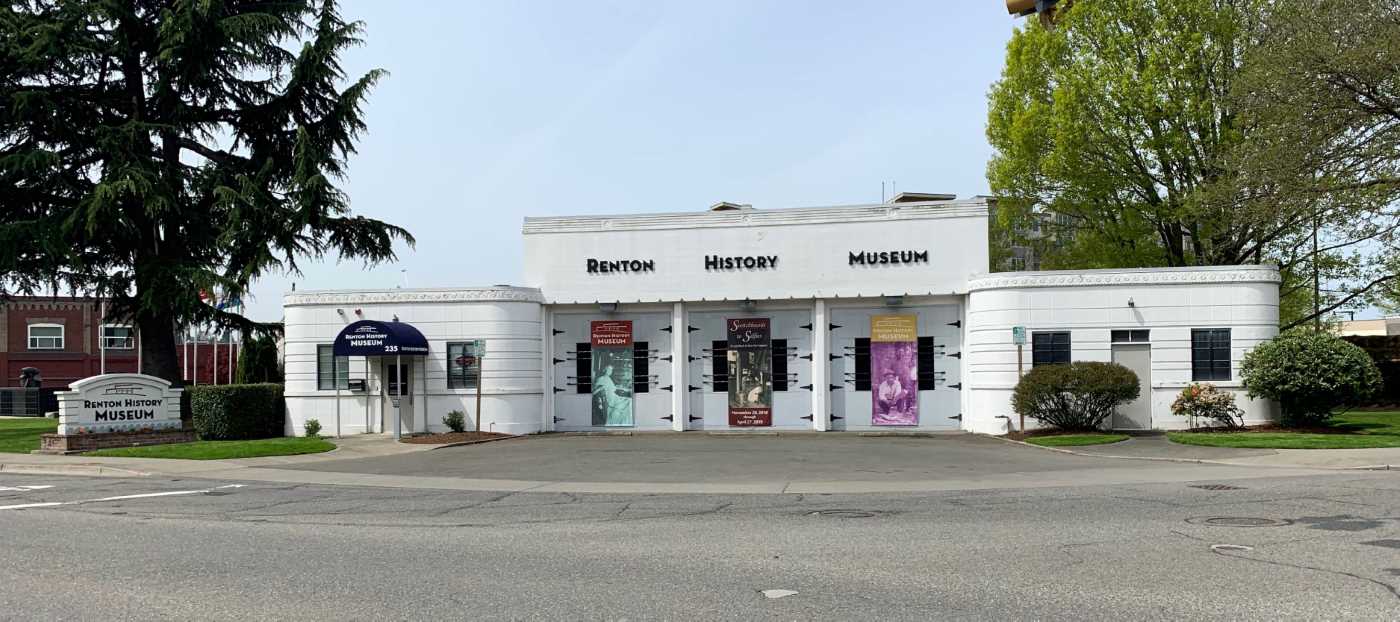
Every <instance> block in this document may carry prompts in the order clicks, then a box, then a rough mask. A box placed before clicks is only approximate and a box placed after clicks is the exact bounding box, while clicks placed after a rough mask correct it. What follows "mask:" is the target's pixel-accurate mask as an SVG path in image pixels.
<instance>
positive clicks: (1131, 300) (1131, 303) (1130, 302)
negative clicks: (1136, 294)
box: [1128, 296, 1137, 308]
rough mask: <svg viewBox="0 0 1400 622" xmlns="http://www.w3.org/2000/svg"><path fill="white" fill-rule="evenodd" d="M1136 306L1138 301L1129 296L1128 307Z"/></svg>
mask: <svg viewBox="0 0 1400 622" xmlns="http://www.w3.org/2000/svg"><path fill="white" fill-rule="evenodd" d="M1136 306H1137V303H1136V302H1133V297H1132V296H1128V307H1129V308H1132V307H1136Z"/></svg>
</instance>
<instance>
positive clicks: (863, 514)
mask: <svg viewBox="0 0 1400 622" xmlns="http://www.w3.org/2000/svg"><path fill="white" fill-rule="evenodd" d="M807 515H808V516H826V517H830V518H872V517H874V516H875V512H870V511H867V510H817V511H815V512H808V513H807Z"/></svg>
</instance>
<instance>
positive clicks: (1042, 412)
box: [1011, 361, 1141, 431]
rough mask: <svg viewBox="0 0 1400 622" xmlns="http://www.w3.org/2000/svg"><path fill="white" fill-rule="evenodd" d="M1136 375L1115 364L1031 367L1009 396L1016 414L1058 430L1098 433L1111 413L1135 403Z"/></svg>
mask: <svg viewBox="0 0 1400 622" xmlns="http://www.w3.org/2000/svg"><path fill="white" fill-rule="evenodd" d="M1139 393H1141V386H1140V384H1139V382H1138V377H1137V374H1134V373H1133V371H1132V370H1131V369H1128V368H1127V367H1124V366H1122V365H1119V364H1117V363H1099V362H1092V361H1075V362H1073V363H1068V364H1064V365H1039V366H1036V367H1032V368H1031V370H1030V371H1029V372H1027V373H1026V375H1024V376H1022V377H1021V381H1020V382H1018V383H1016V390H1015V391H1014V392H1013V393H1012V394H1011V407H1012V409H1014V410H1015V411H1016V413H1017V414H1020V415H1024V416H1026V417H1030V418H1031V419H1035V420H1036V421H1038V422H1040V423H1041V424H1042V425H1047V426H1053V427H1056V428H1059V429H1061V430H1086V431H1087V430H1097V429H1099V428H1100V427H1101V426H1102V425H1103V422H1104V421H1105V420H1107V419H1108V418H1109V417H1110V416H1112V415H1113V410H1114V409H1115V408H1117V407H1119V406H1121V405H1123V404H1126V403H1128V402H1131V401H1133V400H1135V399H1137V397H1138V394H1139Z"/></svg>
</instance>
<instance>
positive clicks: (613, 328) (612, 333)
mask: <svg viewBox="0 0 1400 622" xmlns="http://www.w3.org/2000/svg"><path fill="white" fill-rule="evenodd" d="M589 329H590V330H589V342H590V343H592V344H593V347H595V348H609V347H616V346H630V345H632V320H597V321H594V322H592V323H591V324H590V325H589Z"/></svg>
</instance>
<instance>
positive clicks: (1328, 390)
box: [1240, 330, 1381, 427]
mask: <svg viewBox="0 0 1400 622" xmlns="http://www.w3.org/2000/svg"><path fill="white" fill-rule="evenodd" d="M1240 377H1241V378H1243V380H1244V387H1245V389H1247V390H1248V391H1249V396H1250V397H1254V398H1259V397H1262V398H1267V399H1271V400H1274V401H1276V402H1278V404H1279V409H1280V410H1281V411H1282V413H1283V424H1284V425H1287V426H1293V427H1312V426H1317V425H1322V424H1324V423H1326V422H1327V419H1328V418H1330V417H1331V416H1332V411H1333V410H1336V409H1337V408H1339V407H1343V406H1352V405H1356V404H1361V403H1365V402H1366V400H1368V399H1370V398H1371V396H1373V395H1375V394H1376V393H1377V392H1379V391H1380V388H1381V372H1380V370H1378V369H1377V368H1376V364H1375V362H1374V361H1372V360H1371V357H1370V356H1368V355H1367V354H1366V351H1365V350H1362V349H1361V348H1359V347H1357V346H1355V345H1353V344H1351V343H1348V342H1346V341H1344V340H1342V339H1341V338H1339V337H1335V336H1333V335H1330V334H1328V333H1324V332H1313V331H1309V330H1294V331H1289V332H1286V333H1284V334H1282V335H1279V336H1278V337H1276V338H1274V339H1273V340H1272V341H1267V342H1264V343H1261V344H1259V345H1258V346H1255V348H1254V349H1253V350H1251V351H1250V352H1249V353H1248V354H1246V355H1245V357H1244V362H1243V363H1241V365H1240Z"/></svg>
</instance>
